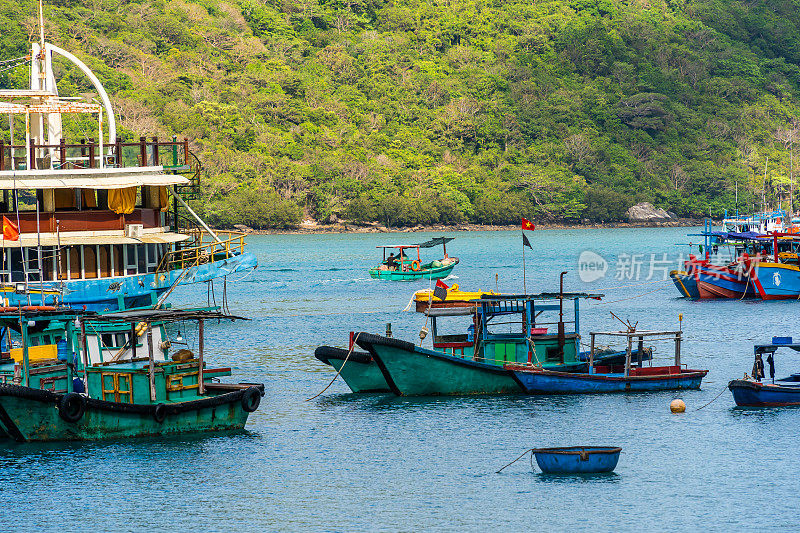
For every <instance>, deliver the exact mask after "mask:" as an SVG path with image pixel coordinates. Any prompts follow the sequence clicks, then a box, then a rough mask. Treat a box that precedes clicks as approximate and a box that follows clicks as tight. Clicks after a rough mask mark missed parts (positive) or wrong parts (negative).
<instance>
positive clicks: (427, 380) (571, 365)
mask: <svg viewBox="0 0 800 533" xmlns="http://www.w3.org/2000/svg"><path fill="white" fill-rule="evenodd" d="M601 297H602V295H599V294H586V293H564V292H560V293H543V294H537V295H483V296H481V297H480V298H478V299H477V300H475V301H474V304H475V305H474V306H470V307H449V308H448V307H438V308H437V307H430V308H428V309H426V310H425V314H426V315H427V316H428V317H429V319H430V322H431V332H432V337H433V343H432V344H433V347H432V349H430V348H424V347H422V346H415V345H414V344H412V343H410V342H406V341H402V340H398V339H393V338H388V337H383V336H380V335H372V334H369V333H359V334H358V338H357V341H356V342H357V344H358V345H359V346H360V347H362V348H363V349H365V350H367V351H368V352H370V354H371V355H372V358H373V360H374V361H375V363H376V364H377V366H378V368H380V370H381V372H382V373H383V376H384V378H385V379H386V382H387V384H388V385H389V388H390V389H391V390H392V391H393V392H394V393H395V394H398V395H403V396H416V395H437V394H498V393H501V394H502V393H521V392H524V388H523V387H522V385H521V384H520V383H519V382H518V381H517V378H516V376H515V374H514V372H512V371H511V370H509V368H507V367H510V366H514V367H519V366H527V367H531V368H544V369H547V370H558V371H562V372H585V371H587V370H588V363H587V362H586V360H585V357H586V356H585V354H583V353H581V352H580V350H579V346H580V336H579V334H578V331H579V325H580V324H579V316H580V310H579V302H580V300H583V299H586V298H595V299H599V298H601ZM567 303H571V304H572V305H565V304H567ZM565 307H566V309H565ZM570 307H571V310H570V309H569V308H570ZM565 313H566V314H567V315H569V316H566V317H565ZM554 314H555V315H557V316H556V317H555V318H553V315H554ZM449 317H462V320H463V318H464V317H468V318H469V319H470V322H471V323H470V325H469V327H468V329H467V331H466V332H463V326H462V328H461V331H460V332H457V333H452V332H450V331H446V328H445V327H444V326H443V324H442V320H443V319H445V318H449ZM462 324H463V322H462ZM553 326H555V330H556V331H555V332H552V331H550V328H552V327H553ZM420 336H421V338H424V337H426V336H427V329H426V328H423V330H422V332H421V334H420ZM618 355H619V354H617V353H616V352H608V353H607V354H606V355H605V357H606V358H607V359H608V360H611V359H612V358H614V357H618Z"/></svg>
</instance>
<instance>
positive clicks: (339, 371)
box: [306, 331, 361, 402]
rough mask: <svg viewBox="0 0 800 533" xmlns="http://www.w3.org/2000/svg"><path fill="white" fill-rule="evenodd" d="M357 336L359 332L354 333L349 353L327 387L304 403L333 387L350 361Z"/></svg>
mask: <svg viewBox="0 0 800 533" xmlns="http://www.w3.org/2000/svg"><path fill="white" fill-rule="evenodd" d="M359 335H361V332H360V331H359V332H358V333H356V336H355V338H354V339H353V344H352V346H350V351H349V352H347V357H345V358H344V363H342V366H340V367H339V370H337V371H336V375H334V376H333V379H332V380H331V381H330V383H328V386H327V387H325V388H324V389H322V390H321V391H319V392H318V393H317V394H315V395H314V396H312V397H311V398H306V401H307V402H310V401H311V400H313V399H314V398H316V397H317V396H319V395H321V394H322V393H323V392H325V391H326V390H328V389H329V388H330V387H331V385H333V382H334V381H336V378H338V377H339V374H341V372H342V370H344V365H346V364H347V361H349V360H350V355H351V354H352V353H353V350H354V349H355V347H356V341H358V336H359Z"/></svg>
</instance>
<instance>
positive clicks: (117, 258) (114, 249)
mask: <svg viewBox="0 0 800 533" xmlns="http://www.w3.org/2000/svg"><path fill="white" fill-rule="evenodd" d="M110 248H111V267H112V271H111V275H112V276H121V275H123V274H124V272H125V270H124V269H123V268H122V259H123V257H122V256H123V252H122V246H121V245H119V244H115V245H113V246H111V247H110Z"/></svg>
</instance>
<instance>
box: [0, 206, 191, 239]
mask: <svg viewBox="0 0 800 533" xmlns="http://www.w3.org/2000/svg"><path fill="white" fill-rule="evenodd" d="M86 213H89V214H88V215H87V216H91V211H87V212H86ZM190 238H191V236H190V235H187V234H185V233H173V232H170V231H164V230H163V229H161V228H156V231H152V230H150V229H149V228H148V229H147V230H144V233H142V235H141V236H139V237H126V236H125V235H124V231H123V230H108V231H70V232H64V233H61V234H58V233H51V232H49V233H39V234H36V233H22V234H20V236H19V238H18V239H17V240H16V241H10V240H8V239H1V240H0V248H25V247H35V246H66V245H79V244H85V245H90V246H92V245H96V244H169V243H174V242H182V241H186V240H188V239H190Z"/></svg>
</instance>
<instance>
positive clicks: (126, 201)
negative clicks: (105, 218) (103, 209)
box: [108, 187, 136, 215]
mask: <svg viewBox="0 0 800 533" xmlns="http://www.w3.org/2000/svg"><path fill="white" fill-rule="evenodd" d="M135 206H136V187H128V188H126V189H109V190H108V208H109V209H111V210H112V211H114V212H115V213H116V214H118V215H129V214H131V213H133V208H134V207H135Z"/></svg>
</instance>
